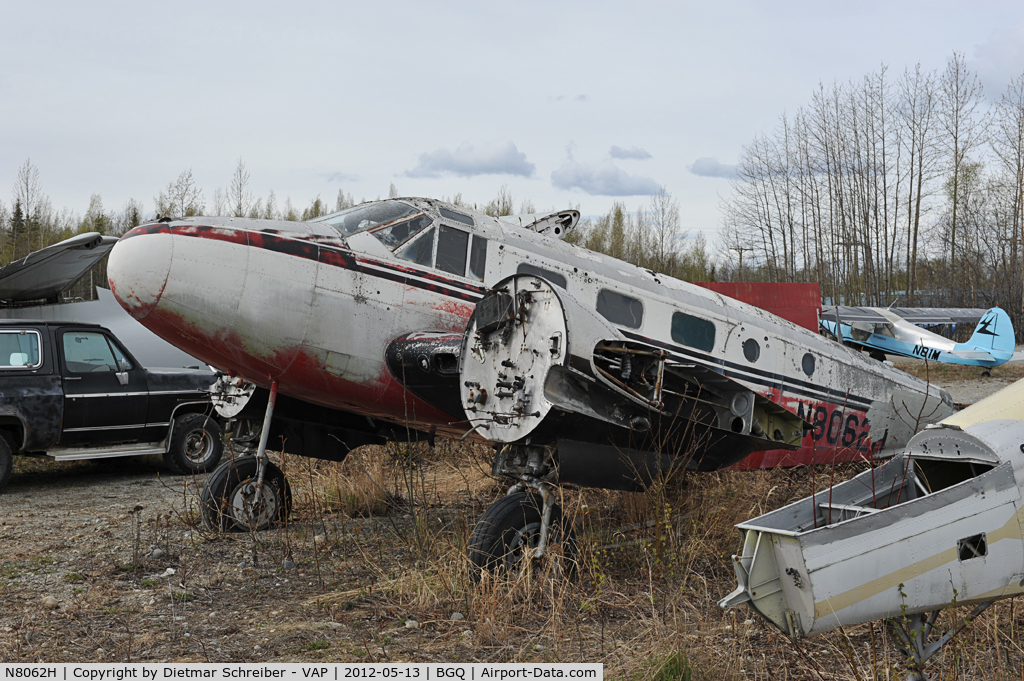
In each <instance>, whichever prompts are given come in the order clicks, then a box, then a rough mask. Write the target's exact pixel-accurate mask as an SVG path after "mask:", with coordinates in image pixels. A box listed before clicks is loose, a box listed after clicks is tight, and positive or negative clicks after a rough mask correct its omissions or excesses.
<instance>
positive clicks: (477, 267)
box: [469, 234, 487, 281]
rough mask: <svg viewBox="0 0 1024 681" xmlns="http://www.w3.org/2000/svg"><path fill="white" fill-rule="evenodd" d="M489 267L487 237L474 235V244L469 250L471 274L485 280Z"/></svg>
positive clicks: (472, 276) (474, 277)
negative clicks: (485, 273)
mask: <svg viewBox="0 0 1024 681" xmlns="http://www.w3.org/2000/svg"><path fill="white" fill-rule="evenodd" d="M486 268H487V239H485V238H483V237H482V236H479V235H477V234H474V235H473V246H472V248H470V250H469V276H470V278H471V279H476V280H477V281H483V280H484V272H485V271H486Z"/></svg>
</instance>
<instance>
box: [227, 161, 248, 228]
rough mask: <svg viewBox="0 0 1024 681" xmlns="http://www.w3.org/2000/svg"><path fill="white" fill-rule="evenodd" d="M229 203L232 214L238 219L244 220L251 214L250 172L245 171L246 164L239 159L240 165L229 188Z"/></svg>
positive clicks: (236, 168)
mask: <svg viewBox="0 0 1024 681" xmlns="http://www.w3.org/2000/svg"><path fill="white" fill-rule="evenodd" d="M228 201H229V202H230V204H231V214H232V215H233V216H234V217H236V218H243V217H245V216H246V215H248V214H249V209H250V208H251V206H252V192H250V191H249V171H248V170H246V169H245V162H244V161H242V157H241V156H239V157H238V165H236V166H235V172H234V174H233V175H232V176H231V185H230V187H229V188H228Z"/></svg>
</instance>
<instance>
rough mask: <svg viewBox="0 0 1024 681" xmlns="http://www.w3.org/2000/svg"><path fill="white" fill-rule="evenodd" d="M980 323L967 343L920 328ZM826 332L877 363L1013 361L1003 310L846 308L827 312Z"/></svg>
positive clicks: (824, 316)
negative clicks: (891, 359) (897, 359)
mask: <svg viewBox="0 0 1024 681" xmlns="http://www.w3.org/2000/svg"><path fill="white" fill-rule="evenodd" d="M961 323H970V324H973V323H977V324H978V326H977V328H976V329H975V330H974V334H973V335H972V336H971V338H970V340H968V341H967V342H966V343H957V342H955V341H952V340H950V339H948V338H943V337H942V336H940V335H939V334H937V333H932V332H931V331H928V330H927V329H922V328H921V327H920V326H918V325H920V324H928V325H933V324H961ZM820 324H821V328H822V330H823V331H824V332H825V333H827V334H828V335H830V336H832V337H833V338H842V341H843V342H844V343H845V344H847V345H850V346H852V347H860V348H863V349H865V350H867V351H868V353H869V354H870V355H871V356H872V357H874V358H875V359H880V360H884V359H885V356H886V355H899V356H901V357H914V358H917V359H925V360H931V361H935V362H944V363H946V364H968V365H971V366H978V367H984V368H985V372H984V374H983V375H990V374H989V369H991V368H992V367H995V366H999V365H1000V364H1003V363H1005V362H1007V361H1009V359H1010V357H1012V356H1013V349H1014V343H1015V338H1014V333H1013V322H1011V321H1010V316H1009V315H1008V314H1006V312H1004V311H1003V310H1002V309H1001V308H998V307H993V308H990V309H988V310H977V309H973V308H929V307H889V308H884V307H847V306H842V305H841V306H837V307H832V308H829V309H827V310H825V311H824V312H823V313H822V315H821V320H820Z"/></svg>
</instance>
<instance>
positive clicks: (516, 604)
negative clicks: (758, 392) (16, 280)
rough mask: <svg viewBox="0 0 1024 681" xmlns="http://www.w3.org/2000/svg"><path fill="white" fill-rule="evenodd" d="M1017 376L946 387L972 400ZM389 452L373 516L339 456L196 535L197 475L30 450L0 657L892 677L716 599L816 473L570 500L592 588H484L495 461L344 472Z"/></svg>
mask: <svg viewBox="0 0 1024 681" xmlns="http://www.w3.org/2000/svg"><path fill="white" fill-rule="evenodd" d="M1008 366H1009V365H1008ZM1022 373H1024V371H1022V369H1021V368H1018V367H1015V368H1013V369H1010V368H1007V369H1005V370H1003V371H997V372H996V375H995V376H994V377H993V378H986V379H981V378H976V377H975V376H974V375H972V374H970V373H966V374H965V373H963V372H961V373H954V374H950V375H948V376H939V377H936V382H937V383H939V384H940V385H943V386H944V387H946V388H947V389H949V390H950V391H951V392H952V393H953V397H954V400H956V401H958V402H965V403H969V402H974V401H976V400H978V399H980V398H981V397H983V396H985V395H986V394H989V393H992V392H995V391H996V390H998V389H1000V388H1002V387H1005V386H1006V385H1009V384H1010V383H1012V382H1013V380H1015V379H1016V378H1019V377H1020V375H1021V374H1022ZM374 456H377V457H378V464H380V461H385V462H390V463H389V464H386V465H390V466H391V468H389V469H388V470H390V471H392V472H391V473H381V474H380V476H385V477H386V476H388V475H390V476H392V477H389V478H388V479H387V480H388V481H387V482H386V483H385V482H383V481H382V483H381V486H384V487H387V491H388V492H389V496H388V497H387V499H384V500H383V502H382V505H380V506H378V507H377V510H376V511H375V512H374V514H373V515H372V516H370V517H359V515H358V510H357V511H356V512H355V513H356V515H355V516H352V515H350V514H351V513H353V510H352V509H351V508H350V509H348V513H346V512H345V511H346V507H345V504H344V503H343V499H342V497H344V496H345V492H344V490H343V489H342V487H341V486H339V485H338V484H337V480H338V479H339V478H338V476H339V475H342V473H339V472H338V471H337V470H335V469H333V468H331V467H337V466H339V465H338V464H319V463H317V464H311V463H310V462H308V461H306V460H297V461H296V460H292V461H291V462H289V464H288V465H289V466H290V468H289V470H290V471H291V473H290V479H291V481H292V486H293V492H294V495H295V508H294V513H293V516H292V520H291V521H290V524H289V525H288V526H287V527H286V528H283V529H278V530H275V531H270V532H265V533H259V534H214V533H210V532H207V531H205V530H203V529H202V527H201V524H200V523H199V515H198V512H197V496H198V493H199V491H200V490H201V488H202V485H203V482H204V477H203V476H199V477H196V478H183V477H176V476H173V475H170V474H168V473H167V472H166V470H165V469H164V468H163V466H162V463H161V462H160V460H159V458H152V457H146V458H139V459H123V460H120V461H116V462H109V463H105V464H97V463H90V462H75V463H64V464H54V463H50V462H47V461H41V460H34V459H24V458H21V457H18V458H17V460H16V464H15V469H14V474H13V477H12V479H11V483H10V485H9V487H8V489H7V490H6V492H5V493H4V494H3V495H2V496H0V661H4V662H15V661H25V662H28V661H46V662H60V661H67V662H71V661H76V662H83V661H106V662H112V661H124V660H132V661H202V662H224V661H246V662H255V661H260V662H263V661H278V662H286V661H315V660H332V661H346V662H357V661H362V662H391V661H408V662H423V661H449V662H459V661H463V662H469V661H491V662H510V661H527V660H529V661H537V662H557V661H577V660H578V661H588V662H604V663H605V665H606V674H609V676H610V677H615V678H676V676H675V675H673V674H672V673H671V671H672V670H673V669H676V668H677V667H678V668H683V667H685V668H689V669H692V671H693V673H694V678H736V679H740V678H765V679H768V678H772V679H774V678H778V676H777V670H778V669H782V668H785V669H787V670H791V671H787V676H788V677H791V678H819V677H820V676H821V675H824V678H851V679H852V678H859V672H853V671H851V670H852V669H853V666H852V665H851V663H850V662H849V660H850V659H856V660H857V661H856V664H857V665H860V664H862V663H864V664H866V662H865V660H871V659H872V658H873V657H878V658H879V664H881V660H882V652H880V651H882V650H883V648H884V649H885V653H884V659H885V660H887V661H888V663H889V664H891V665H895V661H894V659H892V648H891V646H888V647H885V646H882V644H881V643H879V645H878V648H877V650H874V652H871V651H870V650H868V647H869V645H870V641H873V640H874V637H875V634H876V633H877V634H878V636H879V637H880V636H881V629H880V628H878V627H876V628H874V629H871V630H869V629H868V628H867V627H862V628H860V629H859V630H858V631H857V632H853V633H851V636H852V638H850V639H849V641H852V642H849V643H846V644H843V643H842V642H839V643H837V642H836V639H815V640H813V641H811V642H808V643H807V644H806V646H804V647H802V648H800V647H795V646H793V645H792V644H790V643H789V642H788V641H787V640H786V639H785V638H784V637H782V636H781V635H779V634H778V633H776V632H774V631H773V630H770V629H769V628H768V627H766V626H765V625H764V624H763V623H762V622H760V620H757V621H755V620H754V619H750V615H749V613H746V611H742V612H740V611H731V612H730V613H722V612H721V611H720V610H718V608H717V605H716V604H715V603H716V601H717V599H719V598H721V597H722V596H724V595H725V594H727V593H728V592H729V591H731V590H732V588H733V587H734V586H735V582H734V577H733V576H732V573H731V569H730V568H729V565H728V556H729V554H730V553H731V552H733V551H734V550H735V548H736V546H735V543H736V534H735V530H733V529H732V524H733V523H734V522H737V521H739V520H742V519H744V518H746V517H750V515H751V514H754V513H761V512H764V511H765V510H768V509H770V508H774V507H777V506H779V505H781V504H782V503H785V502H786V501H788V500H792V499H796V498H800V497H802V496H804V495H805V494H807V493H809V488H808V487H807V485H806V484H805V483H806V480H807V474H806V471H804V472H800V471H773V472H754V473H737V472H724V473H716V474H706V475H704V476H702V477H700V478H694V479H693V480H691V481H689V482H687V485H686V486H685V489H684V490H683V491H682V492H681V493H679V494H677V495H676V496H665V497H664V498H662V497H658V498H651V497H646V498H645V497H644V495H626V494H614V493H607V492H588V493H584V494H582V495H575V496H574V497H573V499H572V500H568V501H567V505H566V508H567V509H569V508H570V507H571V508H572V511H573V512H574V513H576V514H577V516H576V517H577V523H578V526H579V528H580V529H579V530H578V532H579V533H580V535H581V544H584V545H585V546H586V548H585V549H584V550H583V554H582V556H583V560H582V561H581V564H582V565H583V568H582V569H581V570H580V572H581V574H580V575H577V577H576V578H575V579H565V578H562V577H561V576H558V575H546V574H542V575H536V576H531V577H530V579H529V580H527V582H526V583H525V584H524V583H517V584H512V585H509V584H506V583H498V582H488V581H486V580H485V582H484V583H483V584H475V583H473V582H472V581H471V580H470V579H469V577H468V570H467V565H466V563H465V560H464V558H463V556H464V551H465V544H466V541H467V537H468V535H469V532H470V529H471V525H472V523H473V522H474V521H475V518H476V517H477V516H478V515H479V514H480V513H482V512H483V510H484V509H485V508H486V506H487V505H488V504H489V503H490V502H491V501H493V500H494V499H496V498H498V496H499V495H500V493H501V491H500V488H499V487H498V486H497V485H496V484H495V482H494V481H492V480H491V479H489V478H488V476H487V475H486V467H487V464H486V461H485V458H486V454H481V453H480V452H475V453H474V452H472V451H468V450H466V449H459V448H458V447H457V446H456V445H453V444H451V443H448V444H443V445H441V446H439V448H438V451H435V452H433V453H431V454H430V455H429V456H428V457H426V458H418V459H416V460H415V461H411V462H410V461H405V462H403V463H401V465H396V464H395V463H394V462H395V454H394V452H391V453H388V452H380V453H378V454H376V455H367V456H365V457H360V458H359V459H358V460H357V461H356V463H354V464H353V463H349V462H346V464H345V465H346V466H347V469H346V470H348V471H349V473H351V472H352V471H356V472H357V473H358V472H359V471H358V469H357V468H356V466H364V465H369V464H368V463H366V462H369V461H371V460H374V459H373V457H374ZM380 465H385V464H380ZM382 470H383V469H382ZM395 471H397V472H395ZM345 474H346V475H347V473H345ZM402 476H404V477H402ZM820 477H821V476H820V475H819V478H820ZM812 480H813V479H812ZM332 490H334V491H332ZM410 499H411V500H413V502H414V503H410ZM652 509H654V510H652ZM1012 617H1013V615H1012V611H1011V619H1012ZM879 641H881V639H879ZM996 647H997V648H998V645H997V646H996ZM847 648H849V654H848V651H847ZM854 653H856V655H855V657H854V658H851V655H853V654H854ZM892 668H895V667H892ZM666 670H668V671H666ZM830 670H831V671H830ZM666 674H667V675H666ZM679 678H682V677H681V676H680V677H679ZM687 678H688V677H687ZM865 678H870V675H869V676H866V677H865Z"/></svg>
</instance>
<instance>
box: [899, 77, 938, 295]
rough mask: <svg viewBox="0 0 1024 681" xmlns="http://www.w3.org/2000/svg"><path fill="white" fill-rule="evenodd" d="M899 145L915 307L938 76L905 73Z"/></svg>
mask: <svg viewBox="0 0 1024 681" xmlns="http://www.w3.org/2000/svg"><path fill="white" fill-rule="evenodd" d="M899 93H900V95H899V96H900V101H899V104H898V105H897V106H898V111H899V121H900V126H901V129H902V135H901V137H900V142H901V144H902V146H903V149H904V153H905V154H906V157H907V168H908V171H907V174H906V176H905V178H906V182H907V192H906V202H907V210H906V212H907V216H906V220H907V226H906V238H907V249H906V282H907V284H906V292H907V294H906V303H907V304H908V305H913V304H914V299H915V290H916V288H917V265H918V257H919V256H918V244H919V243H920V240H921V239H920V235H921V215H922V211H923V205H924V200H925V197H926V196H927V193H928V191H929V188H930V186H931V181H932V180H933V179H934V178H935V175H936V161H937V158H938V157H937V148H936V139H935V115H936V113H935V106H936V96H937V94H936V89H935V75H934V74H932V73H924V72H922V71H921V65H920V64H918V65H917V66H915V67H914V71H913V73H911V72H910V71H905V72H904V73H903V77H902V78H901V79H900V82H899Z"/></svg>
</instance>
